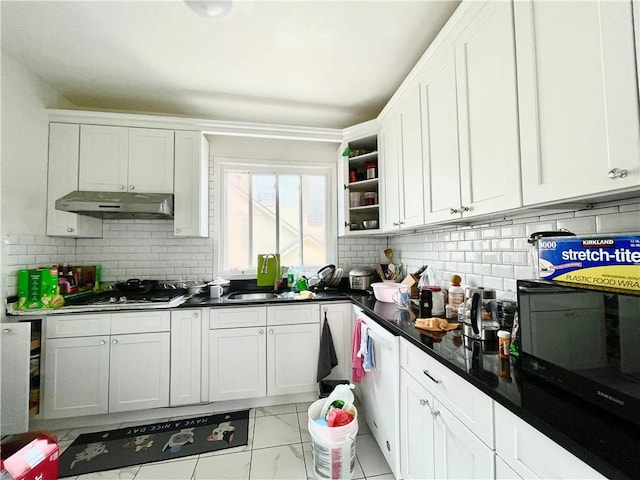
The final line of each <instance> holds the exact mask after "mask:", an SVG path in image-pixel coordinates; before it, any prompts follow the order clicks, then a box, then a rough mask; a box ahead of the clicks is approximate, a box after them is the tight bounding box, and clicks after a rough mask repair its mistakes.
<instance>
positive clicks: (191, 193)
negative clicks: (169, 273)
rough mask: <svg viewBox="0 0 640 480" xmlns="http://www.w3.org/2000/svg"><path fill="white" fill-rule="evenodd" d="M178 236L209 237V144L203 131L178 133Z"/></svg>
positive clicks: (175, 216)
mask: <svg viewBox="0 0 640 480" xmlns="http://www.w3.org/2000/svg"><path fill="white" fill-rule="evenodd" d="M174 177H175V191H174V234H175V235H176V236H181V237H207V236H208V235H209V189H208V185H209V142H207V139H206V138H205V137H204V135H202V134H201V133H200V132H185V131H176V132H175V174H174Z"/></svg>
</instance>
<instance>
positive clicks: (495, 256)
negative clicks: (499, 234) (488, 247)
mask: <svg viewBox="0 0 640 480" xmlns="http://www.w3.org/2000/svg"><path fill="white" fill-rule="evenodd" d="M482 262H483V263H485V264H492V263H501V262H502V253H501V252H483V253H482Z"/></svg>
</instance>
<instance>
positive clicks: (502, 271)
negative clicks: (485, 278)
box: [491, 265, 514, 278]
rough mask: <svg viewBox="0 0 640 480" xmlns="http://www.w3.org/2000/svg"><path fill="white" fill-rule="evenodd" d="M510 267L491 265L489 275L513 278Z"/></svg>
mask: <svg viewBox="0 0 640 480" xmlns="http://www.w3.org/2000/svg"><path fill="white" fill-rule="evenodd" d="M513 271H514V267H513V266H512V265H491V275H493V276H494V277H502V278H513Z"/></svg>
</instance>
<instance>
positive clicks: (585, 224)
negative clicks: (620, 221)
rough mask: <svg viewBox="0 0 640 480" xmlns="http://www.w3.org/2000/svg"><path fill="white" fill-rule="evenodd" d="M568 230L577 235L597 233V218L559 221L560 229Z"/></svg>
mask: <svg viewBox="0 0 640 480" xmlns="http://www.w3.org/2000/svg"><path fill="white" fill-rule="evenodd" d="M562 228H564V229H567V230H569V231H570V232H572V233H575V234H576V235H585V234H589V233H593V232H595V231H596V217H578V218H575V217H573V218H566V219H563V220H558V229H562Z"/></svg>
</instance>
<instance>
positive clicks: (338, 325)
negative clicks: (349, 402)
mask: <svg viewBox="0 0 640 480" xmlns="http://www.w3.org/2000/svg"><path fill="white" fill-rule="evenodd" d="M352 312H353V306H352V304H351V302H348V303H326V304H324V305H321V307H320V335H322V329H323V325H324V319H325V318H326V319H327V322H328V324H329V330H330V331H331V338H332V340H333V346H334V348H335V350H336V357H337V359H338V365H336V366H335V367H333V369H332V370H331V373H330V374H329V376H327V377H326V378H325V380H351V336H352V332H353V328H352V326H351V314H352Z"/></svg>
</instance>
